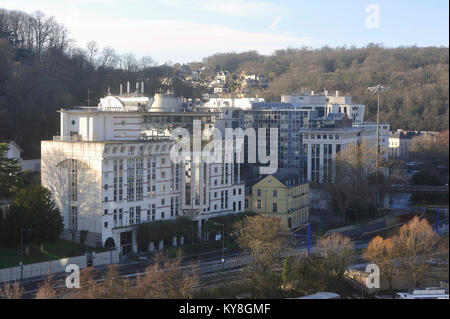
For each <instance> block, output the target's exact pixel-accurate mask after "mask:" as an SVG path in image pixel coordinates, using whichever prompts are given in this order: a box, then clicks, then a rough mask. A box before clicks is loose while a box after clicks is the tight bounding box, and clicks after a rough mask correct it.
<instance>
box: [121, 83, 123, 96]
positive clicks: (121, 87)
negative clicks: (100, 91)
mask: <svg viewBox="0 0 450 319" xmlns="http://www.w3.org/2000/svg"><path fill="white" fill-rule="evenodd" d="M122 93H123V92H122V83H121V84H120V95H122Z"/></svg>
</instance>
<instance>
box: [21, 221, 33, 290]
mask: <svg viewBox="0 0 450 319" xmlns="http://www.w3.org/2000/svg"><path fill="white" fill-rule="evenodd" d="M24 230H25V231H31V229H29V228H25V229H23V227H20V262H19V265H20V282H22V281H23V231H24Z"/></svg>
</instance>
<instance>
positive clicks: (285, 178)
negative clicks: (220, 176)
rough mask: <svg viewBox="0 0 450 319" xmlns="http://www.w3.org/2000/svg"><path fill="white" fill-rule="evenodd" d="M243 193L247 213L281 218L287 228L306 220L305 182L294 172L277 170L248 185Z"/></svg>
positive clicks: (307, 207)
mask: <svg viewBox="0 0 450 319" xmlns="http://www.w3.org/2000/svg"><path fill="white" fill-rule="evenodd" d="M296 172H297V173H296ZM246 193H247V194H246V198H245V202H246V206H247V210H248V211H250V212H253V213H257V214H266V215H267V216H271V217H277V218H282V219H284V220H285V221H286V223H287V225H288V227H289V228H291V229H292V228H295V227H297V226H299V225H301V224H304V223H306V222H308V221H309V183H304V182H302V178H301V177H300V174H299V172H298V171H295V172H294V171H293V170H286V169H279V171H278V172H277V173H276V174H274V175H267V176H266V177H264V178H262V179H260V180H259V181H255V182H253V183H250V184H248V185H247V191H246Z"/></svg>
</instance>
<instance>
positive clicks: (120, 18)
mask: <svg viewBox="0 0 450 319" xmlns="http://www.w3.org/2000/svg"><path fill="white" fill-rule="evenodd" d="M0 8H5V9H10V10H22V11H25V12H28V13H32V12H34V11H36V10H39V11H42V12H43V13H45V14H46V15H51V16H54V17H55V18H56V19H57V21H58V22H59V23H62V24H64V25H65V26H66V27H67V29H68V30H69V37H70V38H71V39H73V40H74V43H75V45H76V46H78V47H81V48H85V47H86V43H87V42H89V41H96V42H97V43H98V45H99V47H100V48H102V47H105V46H111V47H113V48H114V49H115V50H116V52H118V53H120V54H124V53H132V54H134V55H135V56H137V57H142V56H151V57H152V58H153V59H154V60H156V61H157V62H158V63H166V62H171V63H177V62H180V63H187V62H192V61H201V60H202V58H204V57H206V56H209V55H212V54H214V53H219V52H243V51H248V50H257V51H258V52H259V53H261V54H271V53H273V52H274V51H275V50H278V49H286V48H288V47H291V48H297V47H303V46H306V47H312V48H320V47H322V46H325V45H328V46H330V47H337V46H339V47H341V46H348V47H349V46H352V45H354V46H356V47H362V46H365V45H367V44H369V43H379V44H383V45H384V46H386V47H398V46H409V45H417V46H421V47H422V46H446V47H448V45H449V4H448V0H427V1H423V0H409V1H407V0H369V1H364V0H340V1H336V0H313V1H312V0H309V1H303V0H278V1H270V0H0Z"/></svg>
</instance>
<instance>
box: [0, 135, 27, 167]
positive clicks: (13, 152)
mask: <svg viewBox="0 0 450 319" xmlns="http://www.w3.org/2000/svg"><path fill="white" fill-rule="evenodd" d="M0 143H6V144H8V151H7V152H6V154H4V156H6V158H8V159H16V160H18V161H19V163H22V157H21V156H20V154H22V152H23V150H22V149H21V148H20V146H19V145H17V144H16V142H14V141H12V140H11V141H0Z"/></svg>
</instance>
